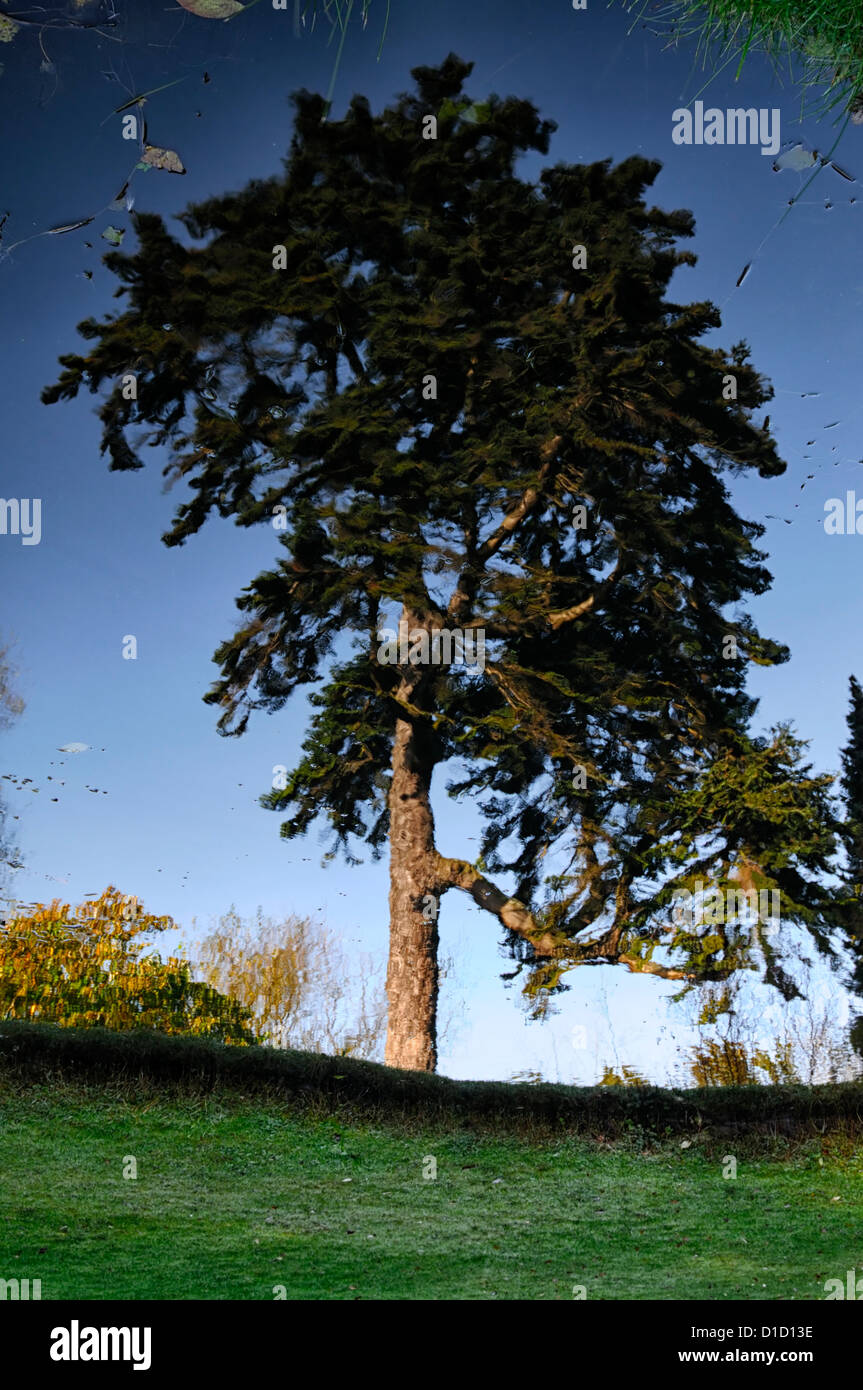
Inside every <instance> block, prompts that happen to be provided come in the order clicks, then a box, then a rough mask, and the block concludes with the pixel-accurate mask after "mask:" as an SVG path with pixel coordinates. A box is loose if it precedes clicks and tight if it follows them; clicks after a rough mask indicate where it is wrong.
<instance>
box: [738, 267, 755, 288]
mask: <svg viewBox="0 0 863 1390" xmlns="http://www.w3.org/2000/svg"><path fill="white" fill-rule="evenodd" d="M751 266H752V262H751V261H750V262H749V265H745V266H744V267H743V269H742V270H741V272H740V277H739V279H738V281H737V284H736V285H735V289H738V290H739V289H740V286H741V285H742V284H743V281H744V280H745V279H746V277H747V275H748V274H749V271H750V269H751Z"/></svg>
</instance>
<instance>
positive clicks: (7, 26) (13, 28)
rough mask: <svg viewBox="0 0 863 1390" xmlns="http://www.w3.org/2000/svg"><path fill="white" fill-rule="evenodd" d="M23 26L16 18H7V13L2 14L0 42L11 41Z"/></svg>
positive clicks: (0, 18) (0, 16)
mask: <svg viewBox="0 0 863 1390" xmlns="http://www.w3.org/2000/svg"><path fill="white" fill-rule="evenodd" d="M20 28H21V25H20V24H17V23H16V22H15V20H14V19H7V18H6V16H5V15H0V43H11V42H12V40H13V39H14V37H15V35H16V34H17V33H18V30H19V29H20Z"/></svg>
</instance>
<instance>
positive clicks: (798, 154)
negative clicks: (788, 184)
mask: <svg viewBox="0 0 863 1390" xmlns="http://www.w3.org/2000/svg"><path fill="white" fill-rule="evenodd" d="M817 162H818V153H817V151H816V150H807V148H806V146H805V145H801V144H796V145H792V146H791V148H790V149H789V150H786V151H785V153H784V154H781V155H780V156H779V158H778V159H777V160H776V161H775V162H774V165H773V172H774V173H775V174H778V173H781V171H782V170H783V169H793V171H794V173H795V174H800V173H802V172H803V170H804V169H811V168H812V166H813V164H817Z"/></svg>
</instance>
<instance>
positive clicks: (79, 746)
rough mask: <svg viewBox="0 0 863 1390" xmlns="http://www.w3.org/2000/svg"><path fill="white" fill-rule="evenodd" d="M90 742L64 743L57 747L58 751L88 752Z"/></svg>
mask: <svg viewBox="0 0 863 1390" xmlns="http://www.w3.org/2000/svg"><path fill="white" fill-rule="evenodd" d="M90 747H91V745H90V744H89V743H64V744H63V746H62V747H61V748H58V749H57V752H58V753H86V752H87V751H88V750H89V749H90Z"/></svg>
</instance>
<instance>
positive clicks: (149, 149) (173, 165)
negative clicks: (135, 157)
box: [143, 145, 186, 174]
mask: <svg viewBox="0 0 863 1390" xmlns="http://www.w3.org/2000/svg"><path fill="white" fill-rule="evenodd" d="M143 162H144V164H145V165H147V164H148V165H149V166H150V168H151V169H166V170H167V171H168V173H169V174H185V172H186V170H185V167H184V165H183V161H182V159H181V158H180V156H179V155H178V154H177V151H176V150H163V149H162V148H161V147H160V146H159V145H145V146H144V161H143Z"/></svg>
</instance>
